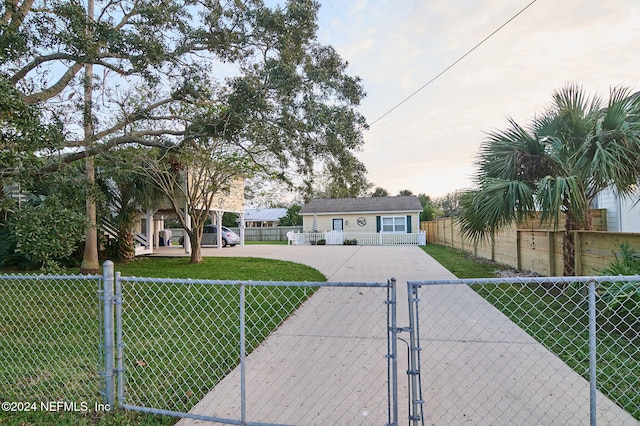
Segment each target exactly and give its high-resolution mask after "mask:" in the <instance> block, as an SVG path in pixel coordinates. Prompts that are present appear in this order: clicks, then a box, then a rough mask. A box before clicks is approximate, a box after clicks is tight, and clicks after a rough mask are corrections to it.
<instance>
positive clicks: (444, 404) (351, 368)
mask: <svg viewBox="0 0 640 426" xmlns="http://www.w3.org/2000/svg"><path fill="white" fill-rule="evenodd" d="M163 252H164V253H163V254H168V253H169V252H173V254H176V255H177V254H182V253H183V252H182V251H181V250H179V249H176V248H165V249H163ZM203 255H204V256H247V257H262V258H271V259H281V260H288V261H293V262H297V263H302V264H306V265H309V266H312V267H314V268H316V269H318V270H319V271H320V272H322V273H323V274H324V275H325V276H326V277H327V280H328V281H341V282H386V280H387V279H389V278H392V277H393V278H396V279H397V281H398V326H400V327H402V326H407V325H408V320H407V318H408V316H407V314H406V310H407V303H406V300H407V299H406V281H407V280H436V279H449V278H455V276H454V275H453V274H451V273H450V272H449V271H448V270H446V269H445V268H444V267H442V266H441V265H440V264H439V263H438V262H436V261H435V260H433V259H432V258H431V257H430V256H428V255H427V254H426V253H425V252H424V251H423V250H422V249H420V248H419V247H415V246H392V247H386V246H385V247H370V246H283V245H247V246H236V247H232V248H225V249H222V250H220V249H204V250H203ZM211 278H212V279H215V277H211ZM420 297H421V305H420V311H419V312H420V327H421V334H422V336H421V339H422V340H421V347H422V352H421V354H422V355H421V357H422V363H421V368H422V388H423V392H424V398H423V399H424V400H425V419H426V424H435V425H441V424H442V425H444V424H454V425H458V424H473V425H485V424H486V425H496V424H503V425H513V424H518V425H525V424H532V425H534V424H535V425H554V424H563V425H566V424H569V425H572V424H573V425H584V424H588V423H589V402H588V401H589V399H588V398H589V387H588V383H587V382H586V381H585V380H583V379H582V378H581V377H580V376H578V375H577V374H576V373H575V372H573V370H571V369H570V368H568V367H567V366H566V365H565V364H564V363H563V362H562V361H560V360H559V359H558V358H557V357H556V356H555V355H553V354H552V353H550V352H549V351H547V350H546V349H545V348H543V347H542V346H541V345H539V344H538V343H537V342H535V341H534V340H533V339H532V338H531V337H530V336H529V335H528V334H526V333H525V332H524V331H522V330H521V329H520V328H519V327H517V326H515V325H514V324H513V323H512V322H511V321H510V320H509V319H508V318H506V317H505V316H504V315H502V314H501V313H500V312H499V311H497V310H496V309H495V308H493V307H492V306H491V305H490V304H488V303H487V302H486V301H485V300H484V299H482V298H481V297H479V296H478V295H477V294H476V293H475V292H474V291H472V290H471V289H469V288H468V287H466V286H461V285H457V286H438V287H428V288H422V289H421V293H420ZM385 299H386V290H382V289H344V288H342V289H334V288H322V289H320V290H319V291H318V292H316V293H315V294H314V295H313V296H312V297H311V298H310V299H309V300H307V301H306V302H305V303H304V304H303V305H302V307H301V308H300V309H299V310H298V311H297V312H296V313H295V314H294V315H293V316H292V317H290V318H289V319H288V320H287V321H286V322H285V323H284V324H283V325H282V326H281V327H280V328H278V329H277V330H276V331H274V332H273V333H272V334H271V335H270V336H269V337H268V339H267V340H266V341H265V342H264V343H263V344H262V345H261V346H260V347H258V348H257V349H256V350H254V351H253V352H252V353H251V354H250V355H249V357H248V358H247V390H246V392H247V403H246V413H247V420H249V421H255V422H267V423H284V424H299V425H353V424H377V425H383V424H386V423H387V421H388V419H387V384H386V383H387V360H386V358H385V355H386V354H387V337H386V336H387V330H386V306H385V304H384V301H385ZM405 337H406V336H405ZM398 347H399V357H398V358H399V359H398V377H399V394H400V398H401V399H400V404H399V422H400V424H407V422H408V421H407V412H408V411H407V404H408V402H407V400H406V393H407V387H406V382H407V379H406V375H405V371H406V370H407V364H406V362H405V361H406V359H405V357H406V351H403V349H402V348H403V346H402V344H400V345H399V346H398ZM237 370H238V369H236V370H234V371H233V372H231V373H230V374H229V375H228V376H227V377H226V378H225V379H224V380H223V381H222V382H220V383H219V384H218V385H217V386H216V387H215V388H214V389H213V390H212V391H211V392H210V393H209V394H208V395H207V396H206V397H205V398H204V399H203V400H202V401H201V402H200V403H199V404H198V405H197V406H196V407H194V409H193V410H192V412H193V413H198V414H206V415H209V416H215V417H219V418H236V419H237V418H239V416H240V410H241V407H240V399H239V395H240V386H239V378H238V377H239V371H237ZM403 397H404V398H405V399H403ZM598 415H599V423H600V424H608V425H609V424H616V425H617V424H629V425H632V424H633V425H636V424H638V423H637V421H635V420H634V419H633V418H631V417H630V416H629V415H628V414H627V413H626V412H624V411H623V410H621V409H619V408H618V407H617V406H615V404H613V403H612V402H611V401H609V400H607V399H606V398H605V397H604V396H602V395H599V398H598ZM179 424H181V425H193V424H207V422H203V421H197V420H188V419H183V420H182V421H181V422H180V423H179Z"/></svg>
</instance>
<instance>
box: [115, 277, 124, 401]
mask: <svg viewBox="0 0 640 426" xmlns="http://www.w3.org/2000/svg"><path fill="white" fill-rule="evenodd" d="M115 305H116V347H117V352H116V371H117V375H118V391H117V394H118V407H122V406H123V405H124V342H123V341H122V280H121V279H120V272H116V300H115Z"/></svg>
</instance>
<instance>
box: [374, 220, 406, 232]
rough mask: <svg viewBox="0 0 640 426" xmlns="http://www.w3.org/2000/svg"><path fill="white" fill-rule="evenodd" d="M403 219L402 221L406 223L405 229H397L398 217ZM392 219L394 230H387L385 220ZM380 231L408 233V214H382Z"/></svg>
mask: <svg viewBox="0 0 640 426" xmlns="http://www.w3.org/2000/svg"><path fill="white" fill-rule="evenodd" d="M398 218H400V219H402V223H403V224H404V229H403V230H402V231H397V230H396V219H398ZM385 219H392V221H393V231H385V230H384V220H385ZM380 232H384V233H385V234H406V233H407V217H406V216H381V217H380Z"/></svg>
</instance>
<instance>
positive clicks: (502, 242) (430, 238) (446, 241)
mask: <svg viewBox="0 0 640 426" xmlns="http://www.w3.org/2000/svg"><path fill="white" fill-rule="evenodd" d="M592 218H593V227H594V229H603V228H604V229H606V223H607V221H606V210H605V209H597V210H593V211H592ZM536 220H537V219H532V221H529V222H528V223H527V224H525V225H523V226H524V227H518V228H516V227H515V226H512V227H509V228H506V229H503V230H501V231H499V232H497V233H496V234H495V235H494V238H493V240H492V239H491V238H487V239H485V240H483V241H481V242H478V243H477V244H473V243H472V242H471V241H469V240H465V239H464V238H463V237H462V235H461V234H460V226H459V225H458V224H456V223H455V221H453V220H452V218H438V219H436V220H435V221H432V222H423V223H421V224H420V228H421V229H423V230H424V231H425V233H426V236H427V243H429V244H440V245H444V246H448V247H454V248H456V249H459V250H463V251H466V252H469V253H471V254H473V255H474V256H477V257H481V258H484V259H490V260H493V261H495V262H498V263H502V264H504V265H508V266H511V267H514V268H517V269H522V270H530V271H533V272H536V273H538V274H541V275H546V276H557V275H562V273H563V270H564V260H563V232H562V231H559V230H555V231H554V230H553V228H549V227H547V228H543V229H536V228H535V227H534V226H535V224H536V223H538V224H539V221H538V222H535V221H536ZM573 232H574V233H575V240H576V261H575V267H576V274H577V275H583V276H588V275H600V273H601V271H602V270H603V269H605V268H606V267H607V266H608V265H609V263H610V262H612V261H614V260H615V253H617V252H618V248H617V247H618V245H619V244H620V243H622V242H623V241H628V242H629V243H630V244H631V245H632V246H634V247H637V248H639V249H640V233H623V232H605V231H573Z"/></svg>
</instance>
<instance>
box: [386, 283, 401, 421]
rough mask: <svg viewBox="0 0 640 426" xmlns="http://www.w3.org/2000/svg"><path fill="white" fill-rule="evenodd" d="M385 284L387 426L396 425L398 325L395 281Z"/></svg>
mask: <svg viewBox="0 0 640 426" xmlns="http://www.w3.org/2000/svg"><path fill="white" fill-rule="evenodd" d="M387 284H388V285H389V287H388V291H389V293H388V295H387V304H388V307H387V327H388V331H387V339H388V341H387V350H388V354H387V380H388V389H387V393H388V395H387V398H388V400H389V423H388V425H389V426H395V425H397V424H398V324H397V307H396V305H397V304H396V279H395V278H391V279H390V280H389V281H388V282H387Z"/></svg>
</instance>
